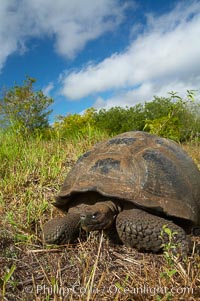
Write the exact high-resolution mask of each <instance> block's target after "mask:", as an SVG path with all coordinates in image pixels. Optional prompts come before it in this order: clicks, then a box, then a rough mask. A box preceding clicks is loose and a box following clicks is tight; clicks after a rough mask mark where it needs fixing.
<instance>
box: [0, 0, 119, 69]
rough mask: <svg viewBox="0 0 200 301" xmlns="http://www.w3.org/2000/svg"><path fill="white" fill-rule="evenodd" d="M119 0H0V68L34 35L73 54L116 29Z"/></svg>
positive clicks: (66, 54)
mask: <svg viewBox="0 0 200 301" xmlns="http://www.w3.org/2000/svg"><path fill="white" fill-rule="evenodd" d="M123 9H124V8H123V7H120V5H119V2H118V1H116V0H101V1H93V0H84V1H82V0H68V1H66V0H57V1H54V0H29V1H27V0H9V1H1V2H0V45H1V47H0V70H1V69H2V67H3V66H4V64H5V62H6V59H7V58H8V56H9V55H11V54H12V53H13V52H15V51H21V50H22V51H24V50H26V41H27V40H28V39H30V38H31V37H36V38H41V37H44V36H50V37H52V38H54V39H55V49H56V51H57V52H58V53H59V54H61V55H64V56H66V57H73V56H74V55H76V53H77V52H78V51H80V50H81V49H82V48H83V47H84V46H85V44H86V43H87V42H88V41H89V40H91V39H95V38H97V37H99V36H100V35H101V34H103V33H104V32H106V31H109V30H113V29H114V28H115V26H117V25H118V24H119V23H120V22H121V21H122V18H123Z"/></svg>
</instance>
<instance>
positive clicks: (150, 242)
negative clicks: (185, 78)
mask: <svg viewBox="0 0 200 301" xmlns="http://www.w3.org/2000/svg"><path fill="white" fill-rule="evenodd" d="M164 225H166V226H167V227H168V228H169V229H171V231H172V233H174V232H176V234H174V236H173V240H172V244H173V245H175V246H177V248H176V249H175V250H174V251H175V252H180V253H181V255H184V256H185V255H186V254H187V253H188V251H189V241H188V239H187V236H186V233H185V231H184V230H183V229H182V228H181V227H179V226H177V225H176V224H174V223H173V222H172V221H169V220H167V219H164V218H162V217H158V216H155V215H153V214H150V213H147V212H145V211H143V210H139V209H131V210H124V211H122V212H120V213H119V214H118V216H117V219H116V228H117V232H118V234H119V237H120V239H121V240H122V241H123V243H124V244H125V245H126V246H128V247H133V248H136V249H138V250H141V251H151V252H154V253H155V252H158V251H160V250H161V249H162V244H166V243H168V242H169V235H167V234H166V233H165V232H163V235H162V237H161V232H162V230H163V226H164Z"/></svg>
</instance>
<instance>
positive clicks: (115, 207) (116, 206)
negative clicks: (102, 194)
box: [104, 200, 122, 213]
mask: <svg viewBox="0 0 200 301" xmlns="http://www.w3.org/2000/svg"><path fill="white" fill-rule="evenodd" d="M104 204H105V205H107V206H108V207H109V209H110V210H111V211H112V212H114V213H119V212H121V211H122V209H121V206H120V204H119V203H118V202H117V201H116V200H115V201H112V200H108V201H105V202H104Z"/></svg>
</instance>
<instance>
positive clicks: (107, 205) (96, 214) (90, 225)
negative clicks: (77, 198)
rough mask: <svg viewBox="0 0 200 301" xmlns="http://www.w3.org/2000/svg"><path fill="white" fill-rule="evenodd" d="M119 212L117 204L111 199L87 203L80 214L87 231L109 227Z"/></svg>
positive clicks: (83, 226) (82, 224)
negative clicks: (91, 203) (92, 203)
mask: <svg viewBox="0 0 200 301" xmlns="http://www.w3.org/2000/svg"><path fill="white" fill-rule="evenodd" d="M117 213H118V210H117V206H116V205H115V204H114V203H113V202H111V201H105V202H99V203H96V204H94V205H86V206H84V208H82V212H81V214H80V218H81V226H82V228H83V229H84V230H85V231H95V230H104V229H107V228H109V227H110V226H111V224H112V223H113V221H114V219H115V217H116V214H117Z"/></svg>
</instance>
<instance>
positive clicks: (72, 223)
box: [43, 213, 80, 245]
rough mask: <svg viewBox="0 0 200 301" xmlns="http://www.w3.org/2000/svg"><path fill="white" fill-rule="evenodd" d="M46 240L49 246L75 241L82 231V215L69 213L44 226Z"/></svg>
mask: <svg viewBox="0 0 200 301" xmlns="http://www.w3.org/2000/svg"><path fill="white" fill-rule="evenodd" d="M43 230H44V240H45V242H46V243H47V244H57V245H61V244H65V243H69V242H73V241H75V239H76V238H78V236H79V231H80V214H76V213H68V214H67V215H65V216H64V217H57V218H54V219H52V220H50V221H49V222H47V223H46V224H45V225H44V228H43Z"/></svg>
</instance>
